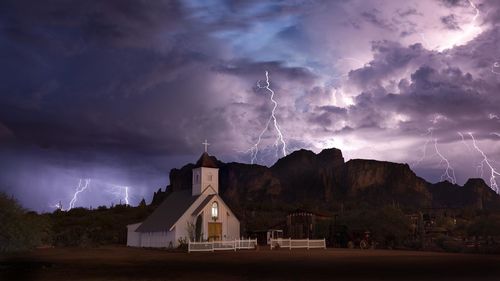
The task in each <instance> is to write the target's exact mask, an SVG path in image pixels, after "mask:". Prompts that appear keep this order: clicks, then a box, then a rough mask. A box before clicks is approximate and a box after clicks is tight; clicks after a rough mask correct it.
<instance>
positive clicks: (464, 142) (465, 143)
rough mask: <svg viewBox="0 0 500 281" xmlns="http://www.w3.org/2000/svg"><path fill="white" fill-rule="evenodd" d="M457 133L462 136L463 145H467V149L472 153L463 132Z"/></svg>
mask: <svg viewBox="0 0 500 281" xmlns="http://www.w3.org/2000/svg"><path fill="white" fill-rule="evenodd" d="M457 133H458V135H459V136H460V138H462V143H463V144H464V145H465V147H467V149H468V150H469V151H471V148H470V146H469V144H468V143H467V142H466V141H465V138H464V134H462V133H461V132H457Z"/></svg>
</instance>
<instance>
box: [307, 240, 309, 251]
mask: <svg viewBox="0 0 500 281" xmlns="http://www.w3.org/2000/svg"><path fill="white" fill-rule="evenodd" d="M307 249H308V250H309V237H307Z"/></svg>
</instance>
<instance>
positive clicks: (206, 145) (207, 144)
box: [201, 140, 210, 152]
mask: <svg viewBox="0 0 500 281" xmlns="http://www.w3.org/2000/svg"><path fill="white" fill-rule="evenodd" d="M201 144H203V145H205V152H207V150H208V146H209V145H210V144H209V143H208V142H207V140H205V142H202V143H201Z"/></svg>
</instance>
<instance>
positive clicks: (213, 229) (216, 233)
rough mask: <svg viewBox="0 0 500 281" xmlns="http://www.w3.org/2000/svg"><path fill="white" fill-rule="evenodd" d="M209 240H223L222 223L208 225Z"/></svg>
mask: <svg viewBox="0 0 500 281" xmlns="http://www.w3.org/2000/svg"><path fill="white" fill-rule="evenodd" d="M208 240H209V241H218V240H222V223H220V222H209V223H208Z"/></svg>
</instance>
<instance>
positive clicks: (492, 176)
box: [468, 132, 500, 193]
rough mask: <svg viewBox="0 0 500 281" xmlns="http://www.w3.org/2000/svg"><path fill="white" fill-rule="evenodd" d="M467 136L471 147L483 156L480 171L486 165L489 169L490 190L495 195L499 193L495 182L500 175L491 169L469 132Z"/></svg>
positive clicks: (488, 160) (488, 161) (499, 190)
mask: <svg viewBox="0 0 500 281" xmlns="http://www.w3.org/2000/svg"><path fill="white" fill-rule="evenodd" d="M468 134H469V136H470V137H471V139H472V145H473V146H474V148H475V149H476V150H477V151H478V152H479V153H480V154H481V156H483V160H482V161H481V163H480V166H481V169H482V168H483V167H484V165H485V164H486V165H487V166H488V168H490V171H491V174H490V188H491V189H492V190H493V191H495V192H496V193H500V189H499V188H498V185H497V181H496V176H500V173H499V172H498V171H497V170H495V168H493V166H492V165H491V163H490V161H491V160H490V159H488V156H487V155H486V154H485V153H484V152H483V151H482V150H481V149H480V148H479V146H478V145H477V143H476V139H475V138H474V135H472V133H471V132H469V133H468Z"/></svg>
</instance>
